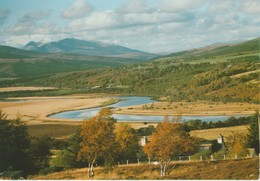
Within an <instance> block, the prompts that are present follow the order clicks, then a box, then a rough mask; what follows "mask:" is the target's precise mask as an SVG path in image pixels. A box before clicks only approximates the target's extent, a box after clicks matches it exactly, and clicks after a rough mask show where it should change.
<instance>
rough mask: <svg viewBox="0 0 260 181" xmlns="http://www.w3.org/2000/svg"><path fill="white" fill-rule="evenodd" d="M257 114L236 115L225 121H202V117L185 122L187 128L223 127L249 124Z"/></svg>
mask: <svg viewBox="0 0 260 181" xmlns="http://www.w3.org/2000/svg"><path fill="white" fill-rule="evenodd" d="M255 119H256V116H247V117H238V118H236V117H234V116H231V117H229V118H228V119H227V120H225V121H217V122H212V121H209V122H207V121H202V120H200V119H195V120H189V121H186V122H184V125H185V126H186V129H187V130H189V131H191V130H201V129H210V128H223V127H229V126H239V125H247V124H249V123H252V122H255Z"/></svg>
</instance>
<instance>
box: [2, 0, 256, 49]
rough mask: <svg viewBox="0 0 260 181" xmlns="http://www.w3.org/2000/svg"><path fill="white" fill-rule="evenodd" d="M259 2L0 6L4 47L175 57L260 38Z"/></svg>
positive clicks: (102, 0) (20, 0)
mask: <svg viewBox="0 0 260 181" xmlns="http://www.w3.org/2000/svg"><path fill="white" fill-rule="evenodd" d="M259 15H260V1H259V0H0V44H1V45H8V46H14V47H22V46H24V45H25V44H26V43H28V42H29V41H36V42H44V43H46V42H50V41H58V40H61V39H64V38H77V39H83V40H91V41H100V42H103V43H108V44H117V45H122V46H126V47H129V48H133V49H138V50H143V51H147V52H151V53H162V52H167V53H172V52H177V51H181V50H187V49H192V48H198V47H203V46H207V45H210V44H214V43H220V42H231V41H237V40H248V39H253V38H256V37H259V36H260V16H259Z"/></svg>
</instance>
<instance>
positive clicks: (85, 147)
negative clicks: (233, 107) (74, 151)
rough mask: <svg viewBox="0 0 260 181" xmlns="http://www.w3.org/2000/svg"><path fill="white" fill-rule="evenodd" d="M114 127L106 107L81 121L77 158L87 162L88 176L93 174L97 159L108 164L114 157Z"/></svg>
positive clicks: (115, 145) (115, 144)
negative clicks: (80, 139)
mask: <svg viewBox="0 0 260 181" xmlns="http://www.w3.org/2000/svg"><path fill="white" fill-rule="evenodd" d="M114 129H115V119H114V118H112V117H111V111H110V110H109V109H108V108H104V109H102V110H101V111H100V112H99V114H98V115H96V116H94V117H92V118H90V119H88V120H86V121H84V122H83V124H82V127H81V132H80V136H81V138H82V142H81V143H80V150H79V152H78V156H77V159H78V160H82V161H84V160H86V161H87V162H88V163H89V169H88V176H89V177H90V176H93V175H94V164H95V162H96V161H97V159H102V160H104V162H105V164H109V163H111V162H113V159H114V158H115V157H116V154H117V143H116V141H115V133H114Z"/></svg>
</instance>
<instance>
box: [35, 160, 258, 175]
mask: <svg viewBox="0 0 260 181" xmlns="http://www.w3.org/2000/svg"><path fill="white" fill-rule="evenodd" d="M173 167H174V168H173ZM95 174H96V175H95V177H92V178H88V177H87V169H86V168H82V169H74V170H67V171H63V172H57V173H53V174H49V175H46V176H36V177H32V179H34V180H38V179H40V180H49V179H51V180H88V179H90V180H93V179H96V180H108V179H109V180H113V179H117V180H124V179H128V180H133V179H142V180H153V179H160V180H161V179H167V180H171V179H174V180H178V179H181V180H198V179H202V180H210V179H214V180H218V179H220V180H233V179H240V180H253V179H254V180H256V179H258V178H259V159H258V158H255V159H247V160H230V161H214V162H192V163H187V162H186V163H176V164H174V165H171V166H170V167H169V173H168V175H167V176H165V177H160V176H159V175H160V166H159V165H143V164H141V165H137V164H135V165H129V166H126V165H122V166H119V167H116V168H114V169H113V171H111V172H106V171H105V170H104V169H103V168H97V169H96V171H95ZM30 179H31V178H30Z"/></svg>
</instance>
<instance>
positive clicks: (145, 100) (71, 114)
mask: <svg viewBox="0 0 260 181" xmlns="http://www.w3.org/2000/svg"><path fill="white" fill-rule="evenodd" d="M115 98H116V99H120V101H119V102H118V103H116V104H112V105H109V106H105V107H113V108H121V107H126V106H135V105H140V104H150V103H153V102H156V101H155V100H152V99H151V98H149V97H138V96H131V97H115ZM102 108H104V107H97V108H90V109H82V110H76V111H75V110H74V111H65V112H61V113H57V114H53V115H51V116H49V117H51V118H63V119H75V120H79V121H82V120H83V119H84V118H89V117H92V116H95V115H97V113H98V112H99V111H100V110H101V109H102ZM112 117H114V118H115V119H117V122H162V121H163V119H164V116H148V115H127V114H113V115H112ZM229 117H230V116H181V117H180V120H179V121H181V122H185V121H188V120H194V119H200V120H202V121H206V122H209V121H212V122H216V121H224V120H226V119H228V118H229ZM235 117H240V116H235ZM169 118H170V119H173V117H171V116H170V117H169Z"/></svg>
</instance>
